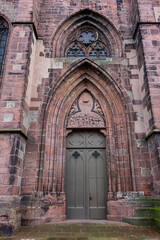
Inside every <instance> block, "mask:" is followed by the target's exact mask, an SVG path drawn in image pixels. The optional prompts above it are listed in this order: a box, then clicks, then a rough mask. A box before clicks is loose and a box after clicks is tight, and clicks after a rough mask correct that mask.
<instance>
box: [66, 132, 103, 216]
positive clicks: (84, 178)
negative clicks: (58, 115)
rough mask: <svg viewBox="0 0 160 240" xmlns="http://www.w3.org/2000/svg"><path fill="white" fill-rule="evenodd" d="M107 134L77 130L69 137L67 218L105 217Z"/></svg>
mask: <svg viewBox="0 0 160 240" xmlns="http://www.w3.org/2000/svg"><path fill="white" fill-rule="evenodd" d="M106 172H107V171H106V159H105V137H104V135H103V134H101V133H100V132H95V131H75V132H72V133H71V134H69V135H68V137H67V159H66V211H67V218H68V219H105V218H106V191H107V189H106V187H107V186H106V185H107V184H106V179H107V176H106Z"/></svg>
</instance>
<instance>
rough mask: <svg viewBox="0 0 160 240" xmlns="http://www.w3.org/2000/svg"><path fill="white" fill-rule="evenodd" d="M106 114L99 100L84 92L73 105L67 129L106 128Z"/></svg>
mask: <svg viewBox="0 0 160 240" xmlns="http://www.w3.org/2000/svg"><path fill="white" fill-rule="evenodd" d="M105 125H106V124H105V120H104V113H103V111H102V108H101V106H100V104H99V102H98V100H97V99H95V98H94V97H93V96H92V94H91V93H90V92H88V91H84V92H83V93H82V94H81V95H80V96H79V97H78V98H77V99H76V101H75V102H74V103H73V104H72V106H71V109H70V112H69V115H68V121H67V128H105Z"/></svg>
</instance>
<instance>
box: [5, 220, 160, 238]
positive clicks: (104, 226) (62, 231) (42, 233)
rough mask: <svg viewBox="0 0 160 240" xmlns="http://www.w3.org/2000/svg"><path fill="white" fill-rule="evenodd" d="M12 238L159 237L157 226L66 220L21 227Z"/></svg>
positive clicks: (159, 232)
mask: <svg viewBox="0 0 160 240" xmlns="http://www.w3.org/2000/svg"><path fill="white" fill-rule="evenodd" d="M3 239H8V240H9V239H10V240H20V239H36V240H90V239H91V240H96V239H97V240H101V239H102V240H105V239H108V240H131V239H156V240H157V239H159V240H160V231H159V230H158V229H157V228H156V227H153V226H152V227H148V226H147V227H137V226H133V225H129V224H126V223H120V222H109V221H80V222H78V221H65V222H60V223H52V224H45V225H41V226H26V227H21V228H20V229H19V230H18V231H16V232H15V233H14V235H13V236H12V238H3Z"/></svg>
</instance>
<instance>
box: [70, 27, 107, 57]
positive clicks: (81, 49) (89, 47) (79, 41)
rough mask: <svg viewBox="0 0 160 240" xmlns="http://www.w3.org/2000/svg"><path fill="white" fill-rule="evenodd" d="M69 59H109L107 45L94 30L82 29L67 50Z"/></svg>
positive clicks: (73, 37)
mask: <svg viewBox="0 0 160 240" xmlns="http://www.w3.org/2000/svg"><path fill="white" fill-rule="evenodd" d="M66 56H67V57H94V58H106V57H109V53H108V50H107V46H106V44H104V42H103V40H102V37H101V36H100V34H99V33H98V32H96V31H95V30H94V29H87V28H85V29H81V30H79V31H78V32H76V33H75V36H72V41H71V43H70V44H69V45H68V47H67V49H66Z"/></svg>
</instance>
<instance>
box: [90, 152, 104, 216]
mask: <svg viewBox="0 0 160 240" xmlns="http://www.w3.org/2000/svg"><path fill="white" fill-rule="evenodd" d="M87 151H88V154H87V156H88V188H89V218H90V219H105V216H106V191H105V189H106V162H105V150H104V149H97V150H93V149H88V150H87Z"/></svg>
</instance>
